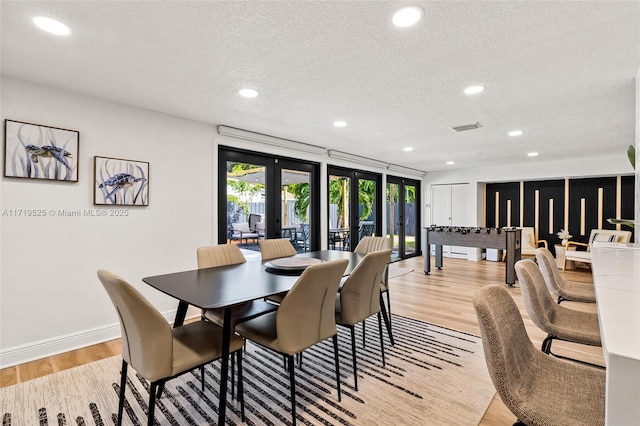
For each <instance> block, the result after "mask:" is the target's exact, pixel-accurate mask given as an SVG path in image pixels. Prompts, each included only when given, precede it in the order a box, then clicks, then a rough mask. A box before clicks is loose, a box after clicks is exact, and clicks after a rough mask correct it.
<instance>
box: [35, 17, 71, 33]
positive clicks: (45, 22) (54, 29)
mask: <svg viewBox="0 0 640 426" xmlns="http://www.w3.org/2000/svg"><path fill="white" fill-rule="evenodd" d="M33 23H34V24H36V25H37V26H38V28H40V29H41V30H43V31H46V32H48V33H51V34H55V35H69V34H71V30H70V29H69V27H67V26H66V25H65V24H63V23H62V22H60V21H57V20H55V19H53V18H47V17H46V16H36V17H35V18H33Z"/></svg>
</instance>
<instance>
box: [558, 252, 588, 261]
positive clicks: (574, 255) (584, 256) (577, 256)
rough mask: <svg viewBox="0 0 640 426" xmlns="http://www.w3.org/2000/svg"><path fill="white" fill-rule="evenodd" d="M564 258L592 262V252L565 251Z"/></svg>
mask: <svg viewBox="0 0 640 426" xmlns="http://www.w3.org/2000/svg"><path fill="white" fill-rule="evenodd" d="M564 258H565V259H567V260H576V261H578V262H591V252H589V251H565V252H564Z"/></svg>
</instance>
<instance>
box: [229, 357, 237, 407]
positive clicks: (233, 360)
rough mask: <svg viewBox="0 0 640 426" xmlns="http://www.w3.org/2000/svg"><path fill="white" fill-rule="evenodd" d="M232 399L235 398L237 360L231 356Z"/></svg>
mask: <svg viewBox="0 0 640 426" xmlns="http://www.w3.org/2000/svg"><path fill="white" fill-rule="evenodd" d="M229 377H231V400H234V399H235V390H236V388H235V378H236V360H235V358H234V357H233V356H231V376H229Z"/></svg>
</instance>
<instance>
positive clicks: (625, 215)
mask: <svg viewBox="0 0 640 426" xmlns="http://www.w3.org/2000/svg"><path fill="white" fill-rule="evenodd" d="M635 185H636V177H635V175H630V176H622V178H621V184H620V186H621V188H620V198H621V205H620V207H621V212H620V218H621V219H633V218H634V217H635V216H634V208H633V203H634V201H635V194H634V192H635ZM620 229H622V230H624V231H632V232H633V231H634V229H633V228H632V227H630V226H626V225H622V227H621V228H620ZM633 238H634V236H632V237H631V241H634V239H633Z"/></svg>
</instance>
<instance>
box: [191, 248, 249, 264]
mask: <svg viewBox="0 0 640 426" xmlns="http://www.w3.org/2000/svg"><path fill="white" fill-rule="evenodd" d="M196 253H197V256H198V269H202V268H215V267H217V266H224V265H237V264H239V263H244V262H246V259H245V258H244V255H243V254H242V251H240V248H238V246H237V245H235V244H219V245H217V246H205V247H199V248H198V249H197V251H196Z"/></svg>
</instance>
